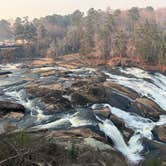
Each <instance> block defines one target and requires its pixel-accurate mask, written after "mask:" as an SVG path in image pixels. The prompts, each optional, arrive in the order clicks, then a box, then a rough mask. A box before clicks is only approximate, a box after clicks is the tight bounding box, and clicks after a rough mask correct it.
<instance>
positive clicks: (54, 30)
mask: <svg viewBox="0 0 166 166" xmlns="http://www.w3.org/2000/svg"><path fill="white" fill-rule="evenodd" d="M164 11H165V14H166V9H165V10H164ZM157 12H158V11H155V10H154V9H153V8H152V7H147V8H144V9H140V8H137V7H133V8H131V9H130V10H127V11H121V10H115V11H112V10H111V9H109V8H108V9H107V10H106V11H102V10H95V9H93V8H91V9H89V10H88V12H87V14H86V15H85V14H84V13H82V12H81V11H79V10H77V11H75V12H73V13H72V14H69V15H65V16H62V15H56V14H54V15H49V16H46V17H43V18H40V19H34V20H33V21H29V20H28V17H25V18H22V19H21V18H17V19H16V20H15V23H14V24H13V25H9V23H7V22H6V24H5V26H6V29H8V31H11V32H12V34H13V36H14V39H15V40H21V41H22V42H23V44H24V45H25V47H28V48H29V49H31V50H32V52H35V55H36V54H37V55H38V56H48V57H50V56H51V57H57V56H61V55H65V54H73V53H80V55H81V56H83V57H85V58H89V59H90V60H91V59H92V60H93V59H94V57H95V58H98V59H99V60H102V61H107V60H109V59H110V58H113V57H121V58H123V57H124V58H125V57H126V58H133V59H134V60H135V59H139V60H140V61H142V62H144V63H146V64H151V65H166V22H165V21H164V19H163V16H162V15H161V16H160V14H159V12H158V13H157ZM1 22H2V21H1ZM3 22H5V21H4V20H3ZM0 24H1V23H0Z"/></svg>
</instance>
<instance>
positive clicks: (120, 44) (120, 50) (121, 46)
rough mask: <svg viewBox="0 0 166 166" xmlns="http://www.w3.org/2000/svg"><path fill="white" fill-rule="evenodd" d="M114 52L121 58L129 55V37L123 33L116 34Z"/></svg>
mask: <svg viewBox="0 0 166 166" xmlns="http://www.w3.org/2000/svg"><path fill="white" fill-rule="evenodd" d="M114 51H115V52H116V54H117V55H119V56H120V57H122V56H126V55H127V35H126V33H124V32H123V31H119V32H116V34H115V36H114Z"/></svg>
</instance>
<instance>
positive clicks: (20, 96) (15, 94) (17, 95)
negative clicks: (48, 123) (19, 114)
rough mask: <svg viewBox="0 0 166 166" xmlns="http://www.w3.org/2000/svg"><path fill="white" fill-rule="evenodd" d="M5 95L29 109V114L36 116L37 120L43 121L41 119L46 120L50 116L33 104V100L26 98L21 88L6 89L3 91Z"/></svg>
mask: <svg viewBox="0 0 166 166" xmlns="http://www.w3.org/2000/svg"><path fill="white" fill-rule="evenodd" d="M5 94H6V95H8V96H10V97H12V98H14V99H16V100H17V101H18V103H20V104H22V105H23V106H24V107H25V108H26V109H28V110H30V111H31V116H36V117H37V121H38V122H40V121H43V120H48V119H49V118H50V116H49V115H44V114H43V111H42V110H41V109H40V108H39V107H38V106H36V105H35V103H34V102H33V100H29V99H27V98H26V94H25V93H24V91H23V90H20V91H11V92H10V91H7V92H5ZM33 112H36V113H37V115H33Z"/></svg>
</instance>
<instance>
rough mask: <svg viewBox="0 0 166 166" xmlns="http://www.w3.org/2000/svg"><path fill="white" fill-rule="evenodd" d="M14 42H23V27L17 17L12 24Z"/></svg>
mask: <svg viewBox="0 0 166 166" xmlns="http://www.w3.org/2000/svg"><path fill="white" fill-rule="evenodd" d="M14 36H15V40H24V25H23V22H22V19H21V18H19V17H17V18H16V20H15V23H14Z"/></svg>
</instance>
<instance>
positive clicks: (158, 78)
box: [0, 64, 166, 163]
mask: <svg viewBox="0 0 166 166" xmlns="http://www.w3.org/2000/svg"><path fill="white" fill-rule="evenodd" d="M20 65H21V64H7V65H0V69H1V70H3V71H11V72H12V73H11V74H9V76H8V77H2V78H1V77H0V94H2V95H1V96H0V99H1V100H10V101H16V102H18V103H20V104H22V105H24V107H25V108H26V110H27V114H26V115H25V116H24V118H23V119H22V120H21V121H19V122H14V123H16V124H17V125H18V126H21V127H25V128H28V129H29V130H39V129H59V128H66V129H67V128H70V127H79V126H86V125H92V126H99V128H100V130H101V131H102V132H104V133H105V135H107V136H108V137H110V138H111V140H112V141H113V142H114V146H115V148H116V149H117V150H118V151H120V152H121V153H122V154H124V156H126V157H127V158H128V160H129V161H130V162H132V163H137V162H139V161H140V160H142V159H143V157H142V156H141V151H142V150H143V149H144V147H143V145H142V142H141V140H142V138H147V139H150V140H152V139H153V134H152V132H151V131H152V129H153V128H154V127H155V126H160V125H166V115H161V116H160V120H159V121H158V122H153V121H152V120H150V119H148V118H144V117H141V116H139V115H137V114H133V113H130V112H125V111H124V110H121V109H119V108H116V107H113V106H111V105H109V104H107V103H103V104H98V103H96V104H94V105H93V106H91V109H97V108H99V107H100V108H101V107H102V108H104V107H107V108H109V109H110V111H111V112H112V114H114V115H115V116H116V117H118V118H120V119H122V120H123V121H124V122H125V125H126V127H128V128H130V129H132V130H133V131H134V134H133V136H132V137H131V138H130V140H129V141H128V142H125V140H124V138H123V135H122V134H121V132H120V131H119V130H118V128H117V127H116V126H115V125H114V124H113V123H112V122H111V120H108V119H106V120H101V119H100V118H99V117H97V116H95V115H92V114H91V113H90V112H89V111H88V110H86V109H84V110H82V109H78V110H77V112H76V113H69V114H65V115H64V114H63V115H61V116H60V117H59V118H55V117H54V115H45V114H44V113H43V110H42V107H41V106H40V104H39V101H36V100H35V99H33V100H32V99H28V97H27V95H26V92H25V90H24V86H25V85H27V84H29V83H30V82H31V79H33V80H38V79H43V78H39V76H38V74H34V73H32V71H33V72H34V71H35V70H41V71H42V70H43V71H44V70H48V69H54V70H62V71H67V70H68V69H66V68H62V67H43V68H37V69H28V68H27V69H26V68H24V69H21V68H19V66H20ZM117 70H119V71H120V72H121V75H115V74H112V73H110V72H108V71H103V73H105V75H106V76H107V80H108V81H112V82H115V83H117V84H119V85H122V86H124V87H127V88H130V89H132V90H134V91H136V92H137V93H138V94H139V95H140V96H145V97H147V98H149V99H151V100H153V101H155V102H156V103H157V104H158V105H159V106H160V107H161V108H162V109H163V110H165V111H166V76H164V75H162V74H160V73H155V74H150V73H148V72H146V71H144V70H141V69H138V68H126V69H122V68H119V69H117ZM71 72H72V73H71V74H70V76H71V77H74V76H79V77H86V76H87V75H88V76H90V75H93V74H94V72H95V69H91V68H81V69H72V70H71ZM123 74H124V75H123ZM27 78H29V79H27ZM30 78H31V79H30ZM64 97H65V98H68V99H69V100H70V96H67V95H66V96H64ZM1 128H2V121H0V130H1Z"/></svg>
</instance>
